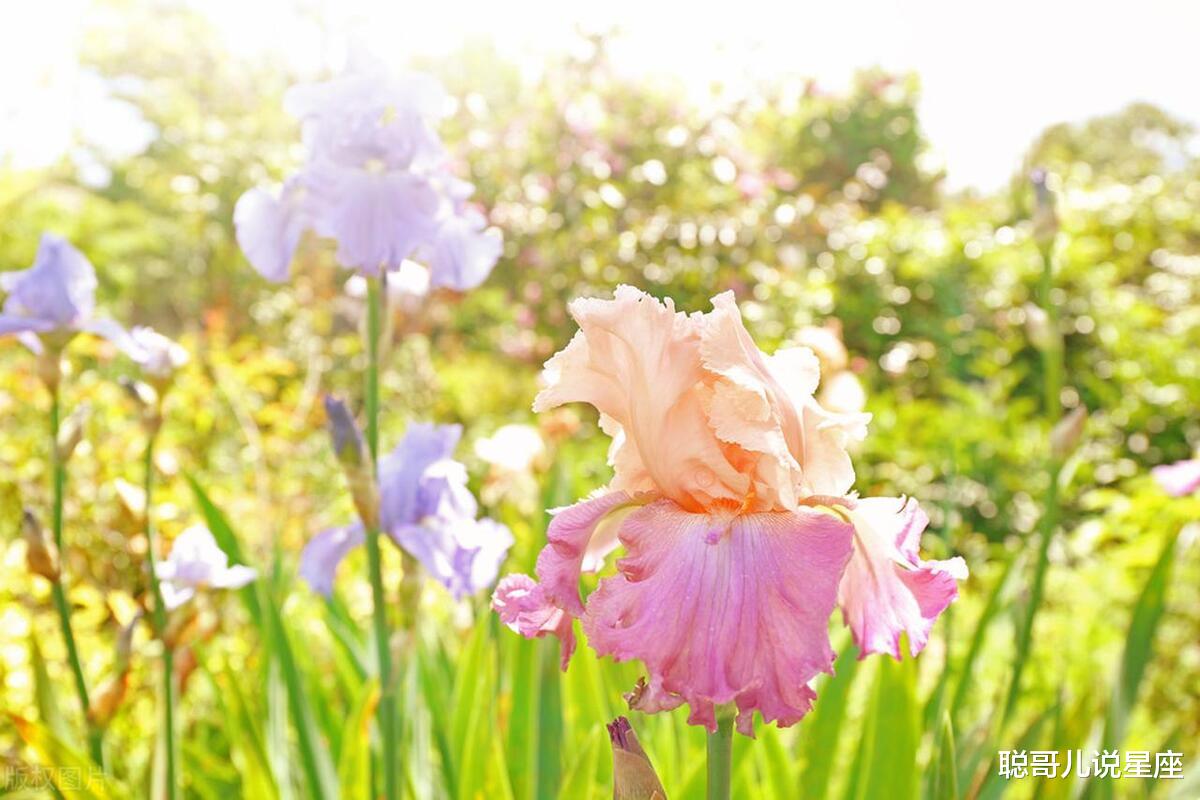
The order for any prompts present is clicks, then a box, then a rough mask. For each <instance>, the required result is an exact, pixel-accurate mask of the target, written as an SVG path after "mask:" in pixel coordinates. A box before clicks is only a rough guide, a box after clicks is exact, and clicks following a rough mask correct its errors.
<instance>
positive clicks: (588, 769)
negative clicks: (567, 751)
mask: <svg viewBox="0 0 1200 800" xmlns="http://www.w3.org/2000/svg"><path fill="white" fill-rule="evenodd" d="M607 740H608V736H607V734H606V733H605V731H604V729H599V730H593V731H592V732H591V734H589V735H588V736H587V738H585V739H584V745H583V747H582V748H581V749H580V750H579V752H578V754H577V755H576V756H575V759H574V760H573V761H572V762H571V765H570V766H569V767H568V768H567V772H566V775H565V776H564V777H563V782H562V788H560V789H559V791H558V797H559V800H588V798H595V797H598V796H602V795H601V787H600V786H598V785H597V783H596V773H597V772H599V771H600V759H601V758H603V754H604V750H605V748H604V745H605V743H606V742H607Z"/></svg>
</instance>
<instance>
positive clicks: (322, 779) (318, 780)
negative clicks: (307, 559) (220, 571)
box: [187, 475, 337, 800]
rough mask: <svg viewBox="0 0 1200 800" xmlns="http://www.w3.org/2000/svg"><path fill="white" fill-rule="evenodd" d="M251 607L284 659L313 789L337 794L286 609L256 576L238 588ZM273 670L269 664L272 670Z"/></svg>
mask: <svg viewBox="0 0 1200 800" xmlns="http://www.w3.org/2000/svg"><path fill="white" fill-rule="evenodd" d="M187 479H188V485H189V486H190V487H191V489H192V494H193V495H194V496H195V498H196V503H197V505H199V506H200V510H201V513H202V514H203V515H204V519H205V522H206V524H207V525H208V528H209V530H211V531H212V534H213V538H215V539H216V540H217V544H218V545H220V547H221V549H222V550H224V551H225V554H226V555H228V556H229V558H230V560H231V561H232V562H234V563H246V559H245V556H244V554H243V551H242V547H241V544H240V543H239V540H238V537H237V534H236V533H235V532H234V529H233V526H232V525H230V524H229V520H228V518H227V517H226V516H225V514H224V512H222V511H221V509H219V508H217V506H216V504H214V503H213V502H212V500H211V499H210V498H209V497H208V494H207V493H206V492H205V491H204V489H203V487H201V486H200V483H199V482H198V481H197V480H196V479H195V478H193V477H192V476H191V475H188V476H187ZM239 593H240V595H241V597H242V601H243V603H244V604H245V606H246V610H247V612H248V613H249V614H250V617H251V618H252V619H253V620H254V622H255V624H256V625H258V627H259V628H260V630H261V631H262V632H263V636H264V639H265V640H266V641H267V643H268V652H269V653H270V655H271V656H272V658H273V659H276V660H277V662H278V665H279V669H280V673H281V674H282V677H283V682H284V686H285V687H286V690H287V701H288V711H289V713H290V716H291V720H292V724H293V725H294V726H295V729H296V739H297V744H298V745H299V749H300V765H301V767H302V768H303V770H304V776H305V781H306V783H307V786H308V793H309V796H310V797H313V798H318V800H319V799H320V798H325V797H335V796H337V776H336V773H335V772H334V767H333V762H332V759H331V758H330V755H329V751H328V749H327V748H326V747H325V746H324V745H323V743H322V740H321V733H320V729H319V728H318V727H317V724H316V721H315V720H316V715H315V713H314V711H313V707H312V703H311V700H310V695H311V693H312V690H311V688H310V687H309V686H308V685H307V684H306V682H305V681H304V679H303V677H302V675H301V672H300V667H299V666H298V664H297V661H296V655H295V650H294V649H293V647H292V643H291V637H290V635H289V633H288V629H287V625H286V623H285V622H284V620H283V615H282V614H281V613H280V611H279V606H278V604H277V602H276V600H275V599H274V598H273V597H271V596H270V594H269V593H268V592H267V591H266V589H265V587H264V585H263V582H262V581H261V580H260V581H252V582H251V583H249V584H247V585H246V586H245V587H244V588H242V589H241V590H239ZM269 672H270V671H269V670H268V673H269Z"/></svg>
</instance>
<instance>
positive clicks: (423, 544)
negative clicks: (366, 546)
mask: <svg viewBox="0 0 1200 800" xmlns="http://www.w3.org/2000/svg"><path fill="white" fill-rule="evenodd" d="M461 435H462V429H461V428H460V427H459V426H458V425H430V424H414V425H411V426H409V429H408V431H407V433H406V434H405V436H404V438H403V439H402V440H401V442H400V444H399V445H398V446H397V447H396V449H395V450H393V451H392V452H391V453H389V454H388V455H386V456H384V457H383V458H382V459H380V462H379V496H380V514H379V518H380V525H381V527H382V529H383V532H384V533H386V534H387V535H388V536H389V537H390V538H391V539H392V541H393V542H394V543H395V544H396V545H397V546H399V547H401V548H403V549H404V550H406V551H407V552H408V553H410V554H411V555H412V556H413V557H414V558H416V559H417V560H418V561H420V562H421V565H422V566H424V567H425V569H426V570H428V571H429V574H431V575H432V576H433V577H434V578H435V579H436V580H437V581H438V583H440V584H442V585H443V586H445V587H446V589H447V590H449V591H450V593H451V594H453V595H454V596H455V597H456V598H461V597H464V596H466V595H470V594H474V593H475V592H478V591H479V590H480V589H483V588H485V587H487V586H489V585H491V583H492V582H493V581H495V579H496V576H497V574H498V573H499V569H500V564H501V562H502V561H503V560H504V556H505V555H506V554H507V553H508V548H509V547H511V546H512V543H513V537H512V534H511V533H510V532H509V530H508V528H506V527H505V526H503V525H501V524H500V523H498V522H495V521H494V520H490V519H486V518H485V519H476V518H475V517H476V514H477V513H478V510H479V509H478V504H477V503H476V501H475V497H474V496H473V495H472V494H471V491H470V490H469V489H468V488H467V471H466V468H464V467H463V465H462V464H461V463H459V462H457V461H455V460H454V459H453V454H454V449H455V447H457V445H458V440H459V438H460V437H461ZM365 538H366V534H365V532H364V530H363V526H362V525H361V524H360V523H355V524H352V525H347V526H343V527H339V528H331V529H328V530H325V531H322V532H321V533H318V534H317V535H316V536H314V537H313V538H312V539H311V540H310V541H309V543H308V544H307V545H306V546H305V547H304V552H303V553H301V555H300V575H301V577H303V578H304V580H305V581H307V582H308V584H309V586H311V587H312V588H313V590H314V591H316V592H319V593H320V594H325V595H328V594H329V593H330V592H332V591H333V577H334V574H335V572H336V571H337V568H338V565H339V564H340V563H341V561H342V559H343V558H345V557H346V555H347V554H349V552H350V551H351V550H353V549H354V548H355V547H357V546H359V545H361V544H362V543H363V542H364V540H365Z"/></svg>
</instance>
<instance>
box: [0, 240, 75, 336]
mask: <svg viewBox="0 0 1200 800" xmlns="http://www.w3.org/2000/svg"><path fill="white" fill-rule="evenodd" d="M97 285H98V284H97V281H96V271H95V270H94V269H93V268H92V264H91V262H89V261H88V260H87V258H86V257H85V256H84V255H83V253H81V252H79V251H78V250H76V249H75V248H74V247H73V246H72V245H71V243H70V242H68V241H67V240H66V239H63V238H62V237H60V236H55V235H54V234H50V233H47V234H43V235H42V238H41V241H40V242H39V243H38V251H37V256H36V257H35V258H34V262H33V266H32V267H30V268H29V269H27V270H23V271H21V272H15V273H8V274H7V275H6V276H5V279H4V283H3V286H2V287H0V288H3V289H4V290H5V291H7V292H9V298H8V300H7V302H6V303H5V306H4V311H5V313H6V314H12V315H14V316H24V317H32V318H34V319H39V320H44V321H47V322H50V323H52V324H53V325H54V327H56V328H69V327H72V326H74V325H75V323H76V322H78V321H80V320H84V319H87V318H88V317H90V316H91V315H92V311H93V310H94V309H95V307H96V301H95V295H96V286H97Z"/></svg>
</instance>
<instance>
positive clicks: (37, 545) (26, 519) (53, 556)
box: [21, 509, 61, 583]
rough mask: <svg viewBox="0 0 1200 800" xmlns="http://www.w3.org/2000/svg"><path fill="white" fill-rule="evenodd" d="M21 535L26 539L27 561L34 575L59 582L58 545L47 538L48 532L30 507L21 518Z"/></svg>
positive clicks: (52, 581)
mask: <svg viewBox="0 0 1200 800" xmlns="http://www.w3.org/2000/svg"><path fill="white" fill-rule="evenodd" d="M21 536H22V538H24V539H25V563H26V564H27V565H28V566H29V571H30V572H32V573H33V574H34V575H41V576H42V577H43V578H45V579H46V580H48V581H50V582H51V583H58V578H59V576H60V574H61V572H60V569H59V561H58V547H57V546H56V545H55V544H54V542H52V541H50V540H49V539H47V538H46V532H45V531H44V530H42V526H41V524H40V523H39V522H38V521H37V517H35V516H34V515H33V514H32V513H31V512H30V511H29V510H28V509H26V510H25V513H24V515H23V516H22V518H21Z"/></svg>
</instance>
